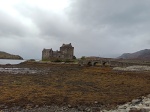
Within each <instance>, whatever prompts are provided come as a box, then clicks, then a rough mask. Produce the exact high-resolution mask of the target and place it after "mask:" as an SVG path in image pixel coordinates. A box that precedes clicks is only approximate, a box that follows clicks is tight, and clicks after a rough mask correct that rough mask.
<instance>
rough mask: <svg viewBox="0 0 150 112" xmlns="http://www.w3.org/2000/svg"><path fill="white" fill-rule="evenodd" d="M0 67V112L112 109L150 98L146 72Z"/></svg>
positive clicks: (62, 66) (46, 65)
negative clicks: (7, 110) (13, 109)
mask: <svg viewBox="0 0 150 112" xmlns="http://www.w3.org/2000/svg"><path fill="white" fill-rule="evenodd" d="M0 67H1V71H0V105H1V106H0V109H2V108H4V107H6V106H7V108H10V107H13V106H20V107H22V108H24V107H26V106H27V105H29V104H30V105H32V107H35V106H38V107H40V106H45V105H48V106H51V105H57V106H63V105H67V106H68V105H69V106H70V107H76V106H94V105H99V106H101V107H103V108H113V107H115V106H116V105H118V104H124V103H126V102H129V101H131V100H132V99H136V98H138V97H141V96H145V95H148V94H150V72H149V71H146V72H144V71H142V72H140V71H139V72H133V71H132V72H127V71H115V70H113V68H111V67H98V66H97V67H81V66H78V65H77V64H51V63H35V62H32V63H22V64H18V65H1V66H0ZM4 69H5V70H6V69H9V70H8V71H7V70H6V71H4Z"/></svg>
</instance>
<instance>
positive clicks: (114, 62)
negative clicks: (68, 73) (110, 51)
mask: <svg viewBox="0 0 150 112" xmlns="http://www.w3.org/2000/svg"><path fill="white" fill-rule="evenodd" d="M79 65H81V66H84V65H88V66H96V65H99V66H114V67H115V66H119V67H126V66H133V65H147V66H150V65H149V64H146V63H143V62H141V61H131V60H130V61H129V60H119V59H112V58H96V59H84V60H80V61H79Z"/></svg>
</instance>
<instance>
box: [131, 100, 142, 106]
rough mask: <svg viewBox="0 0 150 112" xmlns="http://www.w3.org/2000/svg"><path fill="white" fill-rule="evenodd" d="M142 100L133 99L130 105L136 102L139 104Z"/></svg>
mask: <svg viewBox="0 0 150 112" xmlns="http://www.w3.org/2000/svg"><path fill="white" fill-rule="evenodd" d="M141 101H142V100H141V99H134V100H132V102H131V103H132V105H136V104H139V103H140V102H141Z"/></svg>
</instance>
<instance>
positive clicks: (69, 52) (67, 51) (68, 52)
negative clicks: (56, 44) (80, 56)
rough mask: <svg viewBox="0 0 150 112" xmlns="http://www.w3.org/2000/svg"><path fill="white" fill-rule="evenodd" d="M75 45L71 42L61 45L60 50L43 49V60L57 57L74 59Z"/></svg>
mask: <svg viewBox="0 0 150 112" xmlns="http://www.w3.org/2000/svg"><path fill="white" fill-rule="evenodd" d="M73 57H74V47H72V45H71V43H70V44H63V45H62V46H61V47H60V51H58V50H57V51H53V50H52V48H51V49H45V48H44V49H43V51H42V60H55V59H63V60H64V59H73Z"/></svg>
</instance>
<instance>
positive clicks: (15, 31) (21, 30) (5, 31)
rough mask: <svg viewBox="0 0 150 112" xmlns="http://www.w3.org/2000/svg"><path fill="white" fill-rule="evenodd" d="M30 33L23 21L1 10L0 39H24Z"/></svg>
mask: <svg viewBox="0 0 150 112" xmlns="http://www.w3.org/2000/svg"><path fill="white" fill-rule="evenodd" d="M28 33H29V30H28V28H27V27H25V26H24V24H22V22H21V21H19V20H18V19H17V18H14V17H12V16H10V15H8V14H6V13H4V12H3V11H1V10H0V38H2V37H11V38H12V37H18V36H19V37H24V36H26V35H27V34H28Z"/></svg>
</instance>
